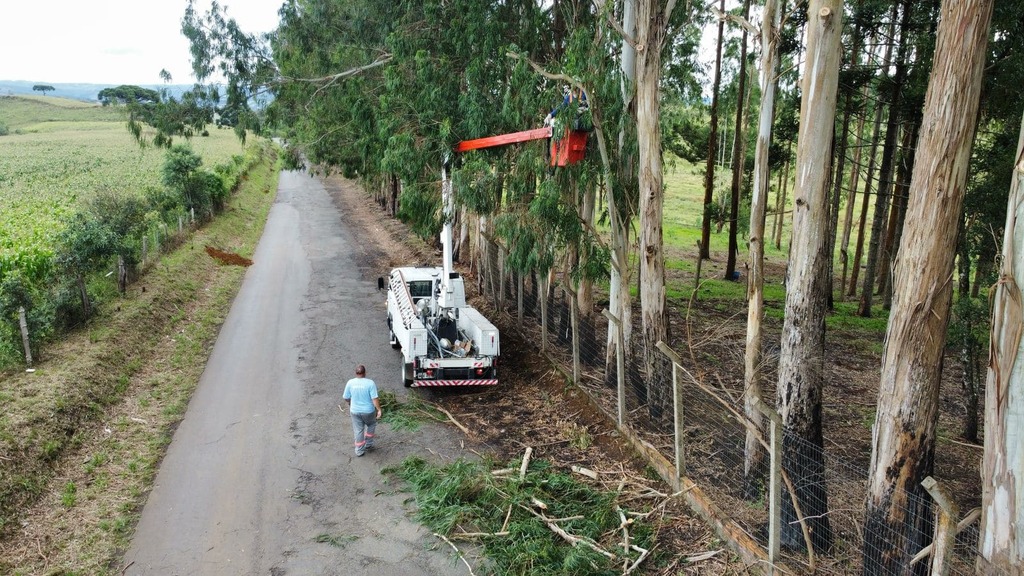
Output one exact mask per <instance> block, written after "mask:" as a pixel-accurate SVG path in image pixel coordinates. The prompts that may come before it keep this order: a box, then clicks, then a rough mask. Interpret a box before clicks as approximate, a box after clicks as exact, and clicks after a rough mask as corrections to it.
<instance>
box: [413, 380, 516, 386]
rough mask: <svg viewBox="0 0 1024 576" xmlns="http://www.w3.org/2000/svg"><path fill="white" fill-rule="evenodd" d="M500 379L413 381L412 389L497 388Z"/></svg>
mask: <svg viewBox="0 0 1024 576" xmlns="http://www.w3.org/2000/svg"><path fill="white" fill-rule="evenodd" d="M497 385H498V379H497V378H490V379H480V380H413V382H412V385H411V387H412V388H426V387H428V386H497Z"/></svg>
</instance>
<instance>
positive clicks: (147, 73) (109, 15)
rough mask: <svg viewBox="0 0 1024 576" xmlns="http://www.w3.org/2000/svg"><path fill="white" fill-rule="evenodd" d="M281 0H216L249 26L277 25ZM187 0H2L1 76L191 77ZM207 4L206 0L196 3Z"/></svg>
mask: <svg viewBox="0 0 1024 576" xmlns="http://www.w3.org/2000/svg"><path fill="white" fill-rule="evenodd" d="M283 2H284V0H221V4H222V5H224V6H227V7H228V15H229V16H231V17H233V18H234V19H235V20H237V21H238V24H239V26H241V27H242V29H243V30H245V31H246V32H250V33H258V32H268V31H270V30H273V29H275V28H277V22H278V16H277V10H278V8H279V7H280V6H281V4H282V3H283ZM187 4H188V2H187V0H141V1H140V0H91V1H89V0H0V23H2V28H3V29H2V30H0V80H29V81H33V82H41V83H48V84H56V83H61V82H76V83H78V82H84V83H92V84H162V83H163V81H162V80H161V79H160V70H161V69H164V68H166V69H167V71H168V72H170V73H171V76H172V78H173V83H175V84H191V83H192V82H193V81H194V80H195V79H194V78H193V76H192V70H191V64H190V62H189V52H188V41H187V40H186V39H185V37H184V36H182V35H181V17H182V16H183V15H184V14H185V6H186V5H187ZM199 5H200V6H202V7H203V11H204V12H205V10H206V8H207V7H208V2H206V1H205V0H201V1H200V3H199Z"/></svg>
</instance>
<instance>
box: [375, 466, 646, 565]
mask: <svg viewBox="0 0 1024 576" xmlns="http://www.w3.org/2000/svg"><path fill="white" fill-rule="evenodd" d="M504 465H505V466H507V468H504V469H503V470H495V468H498V465H497V464H495V463H494V462H491V461H484V462H470V461H467V460H464V459H459V460H456V461H455V462H451V463H449V464H446V465H444V466H437V465H433V464H430V463H428V462H427V461H426V460H424V459H422V458H419V457H415V456H414V457H410V458H407V459H406V460H405V461H403V462H402V463H401V464H400V465H399V466H396V467H394V468H388V469H385V470H384V471H383V472H384V473H385V474H386V475H388V476H389V477H390V476H393V477H395V478H397V479H398V480H400V481H402V482H403V483H404V486H405V487H406V488H407V489H408V490H409V491H411V492H412V494H413V499H414V501H415V508H416V509H415V512H414V514H415V517H416V519H417V520H419V521H420V522H422V523H423V524H424V525H425V526H427V528H428V529H430V530H431V531H432V532H434V533H435V534H437V535H440V536H443V537H444V538H445V539H447V541H448V543H449V544H450V545H451V546H453V547H454V546H456V545H455V544H454V542H462V544H461V545H462V546H463V547H464V548H466V547H471V548H472V549H473V550H474V552H476V551H479V553H480V554H482V555H483V556H484V557H485V558H486V565H487V567H488V570H489V572H491V573H495V574H531V575H533V576H545V575H552V576H554V575H559V576H564V575H584V574H585V575H594V576H600V575H609V576H610V575H613V574H614V575H619V574H622V573H623V563H624V562H625V561H627V559H628V563H630V564H631V563H632V562H634V561H636V560H638V559H639V557H640V554H641V553H640V552H639V551H637V550H636V549H635V548H630V550H626V551H624V550H623V549H622V542H623V537H624V536H623V531H624V530H628V533H629V542H630V543H631V544H632V545H633V546H634V547H636V548H642V549H646V550H651V549H652V547H653V543H654V538H655V531H654V527H653V525H651V524H649V523H648V522H647V520H646V516H645V514H647V513H649V512H650V511H651V510H653V508H654V505H655V500H653V499H642V498H641V499H636V498H635V495H634V494H631V491H630V490H628V489H627V490H625V491H623V490H622V489H621V488H622V486H619V488H620V489H619V490H605V489H601V488H599V487H592V486H590V485H588V484H587V483H586V482H584V481H581V479H579V478H574V477H571V476H569V475H567V474H565V473H562V472H559V471H558V470H556V469H555V468H554V467H552V466H551V464H550V463H549V462H547V461H545V460H534V461H532V462H530V464H529V469H528V472H527V474H526V475H525V477H524V478H522V479H521V478H520V477H519V467H520V462H519V461H514V462H508V463H505V464H504ZM509 470H512V471H513V472H512V473H509V472H508V471H509ZM627 500H628V503H627ZM626 517H629V518H630V519H631V520H632V522H631V523H629V524H628V525H625V527H624V524H623V519H624V518H626ZM556 528H557V529H558V530H560V531H562V533H563V534H564V535H560V534H556V532H555V529H556ZM566 536H568V538H569V539H573V538H575V539H577V541H576V544H572V543H570V542H568V541H567V539H566ZM467 540H469V541H470V542H471V543H470V544H468V545H467V544H465V542H466V541H467ZM598 549H599V550H600V551H601V552H599V551H598ZM602 552H604V553H608V554H614V555H615V559H614V560H613V559H611V558H609V557H608V556H606V555H604V554H603V553H602ZM460 553H461V552H460ZM656 556H657V553H656V552H655V553H654V557H651V558H648V559H647V560H646V561H647V562H649V563H657V562H658V559H657V557H656Z"/></svg>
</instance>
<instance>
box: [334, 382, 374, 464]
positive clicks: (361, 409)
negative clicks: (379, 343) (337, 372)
mask: <svg viewBox="0 0 1024 576" xmlns="http://www.w3.org/2000/svg"><path fill="white" fill-rule="evenodd" d="M342 397H343V398H345V402H348V404H349V412H350V413H351V414H352V433H353V434H355V439H356V456H362V455H363V454H365V453H366V451H367V450H372V449H373V432H374V430H375V429H376V428H377V419H378V418H380V415H381V411H380V399H379V398H377V384H376V383H374V381H373V380H370V379H369V378H367V377H366V367H365V366H363V365H362V364H360V365H359V366H356V377H355V378H352V379H351V380H349V381H348V382H347V383H345V393H344V394H343V395H342Z"/></svg>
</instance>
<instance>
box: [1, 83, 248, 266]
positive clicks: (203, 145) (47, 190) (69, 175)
mask: <svg viewBox="0 0 1024 576" xmlns="http://www.w3.org/2000/svg"><path fill="white" fill-rule="evenodd" d="M0 125H6V126H7V128H8V131H9V133H8V134H7V135H6V136H0V274H2V272H3V271H4V270H7V269H10V268H12V267H18V268H24V269H31V268H32V267H34V266H36V265H38V263H39V262H42V261H43V260H45V259H47V258H48V257H49V255H50V254H51V253H52V245H53V239H54V238H55V236H56V235H57V234H58V233H59V232H60V231H61V230H62V228H63V227H64V224H63V223H64V221H65V219H66V217H67V216H68V215H69V214H70V213H72V212H73V210H74V208H75V207H76V205H77V204H78V203H80V202H83V201H86V200H88V199H89V198H91V197H92V196H94V195H95V194H96V193H97V192H101V191H109V192H114V193H117V194H125V195H142V194H143V193H144V192H145V191H146V190H147V189H150V188H156V187H160V186H162V184H161V183H160V167H161V165H162V163H163V160H164V151H163V150H160V149H156V148H153V147H147V148H140V147H139V145H138V144H137V143H136V142H135V141H134V140H133V139H132V137H131V135H129V133H128V130H127V128H126V124H125V120H124V119H123V118H122V117H121V115H120V114H119V112H118V111H117V110H114V109H111V108H103V107H101V106H90V105H83V103H81V102H78V101H72V100H62V99H59V98H50V97H36V98H16V97H4V98H0ZM190 144H191V146H192V148H193V149H194V150H195V152H196V153H197V154H199V155H200V156H202V158H203V164H204V166H206V167H211V168H212V167H213V166H215V165H217V164H220V163H225V162H227V161H228V160H230V159H231V157H232V156H233V155H237V154H242V153H243V148H242V145H241V143H240V142H239V141H238V139H237V138H236V137H235V135H234V133H233V132H232V131H231V130H217V129H212V130H211V131H210V135H209V136H208V137H198V138H193V139H192V140H191V142H190Z"/></svg>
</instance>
